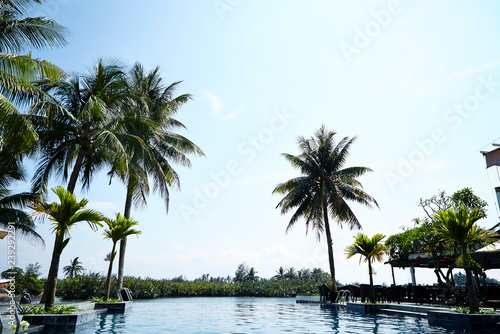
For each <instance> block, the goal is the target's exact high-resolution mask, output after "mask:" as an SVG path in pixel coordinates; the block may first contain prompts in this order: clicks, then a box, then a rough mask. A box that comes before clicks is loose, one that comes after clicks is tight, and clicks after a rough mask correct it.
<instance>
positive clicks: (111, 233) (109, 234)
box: [104, 213, 141, 300]
mask: <svg viewBox="0 0 500 334" xmlns="http://www.w3.org/2000/svg"><path fill="white" fill-rule="evenodd" d="M105 221H106V224H107V225H108V229H106V230H105V231H104V238H106V239H111V241H112V242H113V248H112V249H111V253H110V257H109V267H108V276H107V277H106V288H105V296H106V300H107V299H109V290H110V288H111V273H112V271H113V261H114V259H115V257H116V243H117V242H118V241H120V240H122V239H123V238H125V237H127V236H129V235H134V234H135V235H139V234H141V231H137V230H135V229H133V228H132V227H133V226H136V225H138V224H139V223H138V222H137V221H135V220H133V219H127V218H125V217H122V215H121V214H119V213H117V214H116V219H114V220H113V219H106V220H105Z"/></svg>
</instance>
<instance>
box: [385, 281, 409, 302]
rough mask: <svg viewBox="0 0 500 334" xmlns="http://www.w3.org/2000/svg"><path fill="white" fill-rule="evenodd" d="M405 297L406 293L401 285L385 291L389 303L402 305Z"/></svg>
mask: <svg viewBox="0 0 500 334" xmlns="http://www.w3.org/2000/svg"><path fill="white" fill-rule="evenodd" d="M404 296H405V291H404V289H403V287H402V286H401V285H396V286H391V287H388V288H385V289H384V297H385V300H387V301H388V302H389V303H394V302H396V303H398V304H400V303H401V302H402V301H403V299H404Z"/></svg>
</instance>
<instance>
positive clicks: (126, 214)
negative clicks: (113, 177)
mask: <svg viewBox="0 0 500 334" xmlns="http://www.w3.org/2000/svg"><path fill="white" fill-rule="evenodd" d="M129 185H130V183H129ZM129 188H130V186H127V190H128V191H127V198H126V200H125V211H124V213H123V216H124V217H125V218H127V219H130V210H131V208H132V191H131V190H130V189H129ZM126 247H127V237H125V238H123V239H122V240H120V255H119V257H118V286H117V289H118V291H120V289H122V288H123V272H124V268H125V249H126Z"/></svg>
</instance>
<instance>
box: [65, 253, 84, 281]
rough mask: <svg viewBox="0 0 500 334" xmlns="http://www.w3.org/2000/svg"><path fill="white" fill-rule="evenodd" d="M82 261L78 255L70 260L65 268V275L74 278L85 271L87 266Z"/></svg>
mask: <svg viewBox="0 0 500 334" xmlns="http://www.w3.org/2000/svg"><path fill="white" fill-rule="evenodd" d="M81 264H82V263H81V262H80V261H78V256H77V257H75V258H74V259H73V260H71V261H70V264H69V265H68V266H65V267H64V268H63V272H64V275H66V276H68V277H69V278H70V279H73V278H74V277H75V276H77V275H80V274H81V273H83V271H84V270H85V268H83V266H82V265H81Z"/></svg>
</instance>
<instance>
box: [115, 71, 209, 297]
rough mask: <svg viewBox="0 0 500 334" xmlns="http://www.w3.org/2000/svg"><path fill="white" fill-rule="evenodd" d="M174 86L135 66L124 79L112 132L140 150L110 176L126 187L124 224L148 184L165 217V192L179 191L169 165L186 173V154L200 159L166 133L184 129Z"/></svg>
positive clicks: (192, 146) (187, 144)
mask: <svg viewBox="0 0 500 334" xmlns="http://www.w3.org/2000/svg"><path fill="white" fill-rule="evenodd" d="M179 83H180V82H174V83H172V84H170V85H169V86H164V85H163V81H162V78H161V76H160V69H159V67H156V68H155V69H153V70H152V71H151V72H149V73H146V72H145V71H144V69H143V66H142V65H141V64H139V63H136V64H135V65H134V66H133V68H132V70H131V71H130V73H129V79H128V94H127V96H129V100H128V104H127V106H126V107H125V108H124V110H123V113H122V118H121V119H120V120H119V122H118V126H119V128H118V129H119V131H123V132H126V133H128V134H130V135H133V136H136V137H138V138H140V139H141V140H143V142H144V144H145V147H140V146H137V145H136V146H135V147H132V148H131V149H129V150H128V152H129V156H130V159H129V161H128V165H127V166H126V168H125V169H120V168H119V167H118V168H115V169H114V170H113V173H114V174H116V175H118V177H119V178H121V179H122V180H123V182H124V183H125V184H126V186H127V196H126V199H125V209H124V214H123V215H124V217H125V218H130V212H131V208H132V204H135V206H137V207H140V206H144V205H146V203H147V200H146V198H147V195H148V194H149V190H150V185H149V180H148V179H149V178H151V179H152V180H153V182H154V184H153V189H154V190H156V191H158V193H159V194H160V196H161V197H162V198H163V199H164V201H165V206H166V209H167V211H168V203H169V190H168V188H169V187H170V186H172V185H174V186H177V187H179V184H180V183H179V176H178V174H177V172H176V171H175V170H174V168H173V167H172V165H171V163H172V162H173V163H177V164H180V165H182V166H187V167H189V166H190V165H191V163H190V161H189V159H188V157H187V154H196V155H204V154H203V152H202V150H201V149H200V148H199V147H198V146H196V145H195V144H194V143H193V142H191V141H190V140H188V139H187V138H185V137H183V136H181V135H179V134H177V133H175V132H172V131H173V130H175V129H177V128H181V129H185V126H184V125H183V124H182V123H181V122H179V121H177V120H176V119H174V118H173V116H174V114H175V113H176V112H177V111H178V109H179V108H180V107H181V106H182V105H183V104H184V103H185V102H187V101H188V100H189V99H190V98H191V96H190V95H189V94H183V95H179V96H176V97H175V96H174V92H175V90H176V88H177V85H178V84H179ZM126 244H127V238H123V239H122V240H121V241H120V256H119V261H118V289H120V288H122V287H123V274H124V265H125V250H126Z"/></svg>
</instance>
